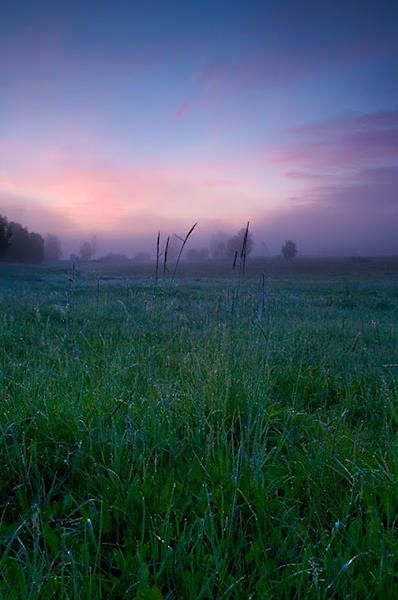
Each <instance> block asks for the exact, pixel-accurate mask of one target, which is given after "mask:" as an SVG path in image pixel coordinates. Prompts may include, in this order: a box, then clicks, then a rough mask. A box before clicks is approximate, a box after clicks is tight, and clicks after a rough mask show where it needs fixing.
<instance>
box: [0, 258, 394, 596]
mask: <svg viewBox="0 0 398 600" xmlns="http://www.w3.org/2000/svg"><path fill="white" fill-rule="evenodd" d="M152 273H153V266H151V265H138V264H137V265H133V266H131V265H130V266H124V267H122V266H120V267H113V268H109V267H105V266H103V265H102V266H101V265H98V264H96V263H88V264H86V265H77V266H76V270H75V271H74V270H73V269H72V267H71V265H70V264H67V263H59V264H58V265H53V266H45V265H43V266H21V265H11V264H4V263H3V264H1V263H0V323H1V329H0V403H1V411H0V461H1V462H0V518H1V522H0V544H1V549H0V598H4V599H15V600H17V599H18V600H20V599H29V600H46V599H50V598H58V599H62V600H69V599H73V600H78V599H79V600H80V599H82V600H91V599H93V600H94V599H95V600H97V599H98V600H99V599H103V600H105V599H107V600H108V599H109V600H117V599H120V600H121V599H127V600H128V599H141V600H162V599H164V600H166V599H167V600H177V599H178V600H191V599H192V600H194V599H195V600H199V599H217V600H218V599H220V600H221V599H231V600H248V599H251V598H252V599H257V598H258V599H263V598H289V599H293V598H297V599H299V598H300V599H301V598H306V599H307V598H308V599H323V598H350V599H354V598H358V599H362V598H380V599H382V598H386V599H391V598H394V597H396V595H397V592H396V590H397V589H398V522H397V520H398V403H397V400H398V394H397V376H398V311H397V309H398V259H391V260H387V259H373V260H370V261H368V262H361V261H350V260H343V259H341V260H340V259H335V260H324V261H321V260H307V261H306V260H304V259H301V260H300V259H299V258H298V259H296V260H295V261H292V262H291V263H285V262H282V261H279V262H278V261H276V260H271V259H269V260H254V259H253V260H252V261H248V263H247V269H246V273H245V277H244V278H242V277H241V276H239V274H238V273H235V272H232V270H231V267H230V265H227V264H221V263H213V262H208V263H207V264H203V265H198V266H195V265H188V264H185V263H184V262H183V261H182V262H181V265H180V267H179V270H178V272H177V275H176V278H175V281H174V283H172V282H171V278H170V277H169V276H168V275H167V274H166V277H165V280H164V281H163V277H162V276H159V279H158V281H157V282H156V281H155V280H154V278H153V277H151V275H152Z"/></svg>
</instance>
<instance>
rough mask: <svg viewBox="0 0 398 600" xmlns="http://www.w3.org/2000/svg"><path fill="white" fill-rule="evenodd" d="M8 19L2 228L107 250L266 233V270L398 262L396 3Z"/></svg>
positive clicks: (16, 8) (52, 11)
mask: <svg viewBox="0 0 398 600" xmlns="http://www.w3.org/2000/svg"><path fill="white" fill-rule="evenodd" d="M2 13H3V16H2V20H1V22H0V82H1V90H2V93H1V95H0V214H2V215H4V216H6V217H7V218H9V219H10V220H17V221H19V222H21V223H22V224H23V225H24V226H27V227H28V228H29V229H31V230H34V231H38V232H39V233H41V234H42V235H46V233H48V232H51V233H55V234H57V235H59V236H60V237H61V239H65V240H84V239H85V238H87V236H92V235H96V236H98V239H99V240H103V242H102V244H103V247H102V248H100V250H101V251H102V250H103V251H110V250H112V249H113V248H115V249H116V250H117V251H119V250H121V249H122V248H124V247H126V249H127V250H126V251H130V248H134V247H135V248H136V249H139V248H140V247H146V248H147V247H148V244H147V245H146V246H145V241H144V240H145V239H147V238H148V239H151V240H153V238H154V236H155V234H156V232H157V231H158V230H162V231H165V233H167V232H168V233H173V232H176V231H175V230H176V229H177V230H178V231H177V232H180V233H181V234H182V233H183V232H184V231H186V230H187V228H189V227H190V226H191V225H192V224H193V223H194V222H196V221H199V226H198V235H199V236H200V235H201V236H202V238H203V239H204V240H205V239H206V236H207V237H209V235H210V234H211V233H212V232H214V231H218V230H226V231H227V232H230V231H232V232H233V231H235V230H236V229H239V228H240V227H241V226H244V225H245V224H246V222H247V221H250V223H251V228H252V231H253V235H254V239H255V242H256V246H255V251H256V249H257V252H258V253H259V252H260V250H261V244H262V242H266V243H267V246H268V247H269V248H270V251H271V253H275V254H276V253H278V251H279V248H280V244H281V243H282V242H283V241H284V239H286V238H291V239H294V240H296V241H297V244H298V246H299V248H300V249H301V250H302V251H303V252H305V253H309V254H316V253H328V252H329V253H331V254H336V253H337V254H338V253H349V252H353V253H366V254H393V253H397V252H398V240H397V235H396V225H397V223H398V220H397V219H398V78H397V77H396V73H397V72H398V41H397V40H398V38H397V36H396V25H397V23H398V6H397V4H396V3H394V2H383V1H382V2H379V3H363V2H359V1H356V0H354V1H353V2H350V3H347V2H343V1H342V0H338V1H337V2H324V3H313V2H301V1H299V0H293V1H286V2H281V3H277V4H276V3H273V2H268V1H261V2H260V1H254V0H252V1H249V2H238V1H236V2H235V1H234V0H232V1H229V2H226V1H225V2H224V1H219V0H218V1H217V0H216V1H215V2H210V1H209V2H207V1H204V2H201V3H184V2H181V1H179V2H177V1H171V2H167V3H166V2H163V1H161V0H148V2H141V1H138V0H134V1H132V2H125V1H122V0H118V1H115V2H112V3H111V2H104V3H102V4H98V3H96V2H92V1H85V2H84V3H80V2H76V1H74V0H72V1H71V2H67V3H60V2H51V3H50V2H47V1H46V0H45V1H44V0H43V1H42V0H38V1H37V2H30V1H27V0H21V2H18V3H15V2H12V1H11V0H6V1H5V5H4V6H3V11H2ZM195 234H196V232H195ZM134 239H135V240H136V243H135V245H134V243H133V242H132V240H134ZM112 240H114V243H113V242H112ZM124 240H128V244H127V245H125V246H123V243H124ZM70 243H72V242H70Z"/></svg>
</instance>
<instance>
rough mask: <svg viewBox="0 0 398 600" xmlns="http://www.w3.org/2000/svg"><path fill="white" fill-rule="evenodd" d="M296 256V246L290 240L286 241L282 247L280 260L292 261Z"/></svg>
mask: <svg viewBox="0 0 398 600" xmlns="http://www.w3.org/2000/svg"><path fill="white" fill-rule="evenodd" d="M296 254H297V246H296V244H295V242H293V241H292V240H286V241H285V243H284V244H283V246H282V258H283V259H284V260H293V258H294V257H295V256H296Z"/></svg>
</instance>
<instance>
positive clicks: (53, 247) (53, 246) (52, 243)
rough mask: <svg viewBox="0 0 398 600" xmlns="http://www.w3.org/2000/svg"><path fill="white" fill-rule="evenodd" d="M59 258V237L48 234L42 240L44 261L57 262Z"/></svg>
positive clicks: (60, 250)
mask: <svg viewBox="0 0 398 600" xmlns="http://www.w3.org/2000/svg"><path fill="white" fill-rule="evenodd" d="M61 256H62V249H61V241H60V239H59V237H58V236H56V235H54V234H52V233H48V234H47V235H46V239H45V240H44V258H45V259H46V260H59V259H60V258H61Z"/></svg>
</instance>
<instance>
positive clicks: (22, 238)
mask: <svg viewBox="0 0 398 600" xmlns="http://www.w3.org/2000/svg"><path fill="white" fill-rule="evenodd" d="M61 254H62V250H61V242H60V240H59V238H58V237H57V236H56V235H52V234H48V235H47V236H46V238H43V236H42V235H40V233H36V232H35V231H29V229H28V228H27V227H24V226H23V225H21V223H18V222H17V221H8V219H7V217H4V216H2V215H0V260H5V261H10V262H24V263H40V262H42V260H43V259H46V260H58V259H59V258H60V257H61Z"/></svg>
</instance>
